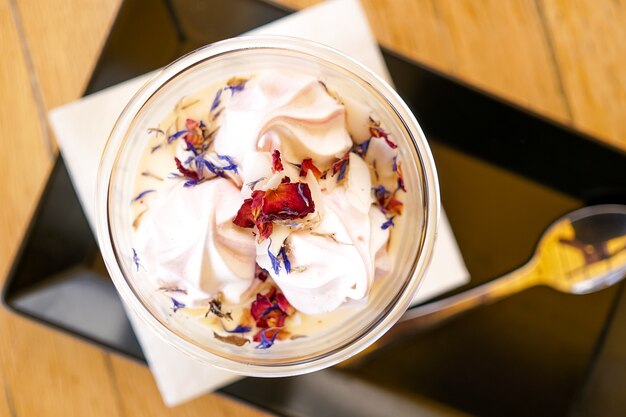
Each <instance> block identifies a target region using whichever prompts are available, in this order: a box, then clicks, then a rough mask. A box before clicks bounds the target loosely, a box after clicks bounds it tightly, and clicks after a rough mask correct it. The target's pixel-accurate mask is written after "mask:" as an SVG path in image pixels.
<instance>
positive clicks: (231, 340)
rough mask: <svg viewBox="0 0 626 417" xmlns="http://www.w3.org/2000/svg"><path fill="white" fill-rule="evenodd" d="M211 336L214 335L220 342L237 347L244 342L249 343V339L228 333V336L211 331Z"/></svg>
mask: <svg viewBox="0 0 626 417" xmlns="http://www.w3.org/2000/svg"><path fill="white" fill-rule="evenodd" d="M213 337H215V338H216V339H217V340H219V341H220V342H224V343H228V344H230V345H235V346H239V347H241V346H243V345H245V344H246V343H250V340H248V339H246V338H245V337H241V336H235V335H233V334H231V335H228V336H222V335H220V334H217V333H215V332H213Z"/></svg>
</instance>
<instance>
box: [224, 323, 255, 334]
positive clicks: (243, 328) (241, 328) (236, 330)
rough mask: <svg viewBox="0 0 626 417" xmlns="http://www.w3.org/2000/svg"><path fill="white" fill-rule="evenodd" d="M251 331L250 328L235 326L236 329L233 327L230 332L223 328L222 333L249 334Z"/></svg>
mask: <svg viewBox="0 0 626 417" xmlns="http://www.w3.org/2000/svg"><path fill="white" fill-rule="evenodd" d="M223 327H224V326H222V328H223ZM251 330H252V327H250V326H242V325H241V324H239V325H237V327H235V328H234V329H232V330H228V329H226V328H224V331H225V332H226V333H249V332H250V331H251Z"/></svg>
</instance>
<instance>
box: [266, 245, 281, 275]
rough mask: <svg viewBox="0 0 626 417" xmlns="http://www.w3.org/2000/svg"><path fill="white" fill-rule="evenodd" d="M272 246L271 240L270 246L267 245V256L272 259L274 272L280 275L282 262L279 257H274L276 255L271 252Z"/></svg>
mask: <svg viewBox="0 0 626 417" xmlns="http://www.w3.org/2000/svg"><path fill="white" fill-rule="evenodd" d="M271 246H272V240H271V239H270V244H269V245H267V254H268V255H269V257H270V261H272V269H273V270H274V273H275V274H276V275H278V272H279V271H280V261H279V260H278V258H277V257H275V256H274V254H273V253H272V251H271V250H270V247H271Z"/></svg>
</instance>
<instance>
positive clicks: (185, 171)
mask: <svg viewBox="0 0 626 417" xmlns="http://www.w3.org/2000/svg"><path fill="white" fill-rule="evenodd" d="M174 162H176V169H178V172H180V173H181V174H182V175H183V176H184V177H186V178H189V179H190V180H194V181H197V180H199V179H200V177H199V176H198V173H197V172H196V171H192V170H191V169H187V168H185V167H184V166H183V164H182V162H180V159H178V158H177V157H174Z"/></svg>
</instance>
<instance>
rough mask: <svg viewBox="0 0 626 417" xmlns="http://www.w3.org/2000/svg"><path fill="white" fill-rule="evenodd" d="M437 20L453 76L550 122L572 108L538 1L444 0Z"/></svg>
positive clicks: (565, 118)
mask: <svg viewBox="0 0 626 417" xmlns="http://www.w3.org/2000/svg"><path fill="white" fill-rule="evenodd" d="M434 4H435V5H436V7H435V10H436V14H435V15H434V16H433V17H430V16H429V17H428V18H434V19H436V20H437V21H438V22H439V24H440V25H441V27H442V33H441V35H440V36H441V37H444V38H446V39H448V45H447V49H448V50H449V52H448V54H450V55H451V66H450V68H449V70H450V72H451V73H452V74H454V75H456V76H458V77H460V78H462V79H464V80H466V81H468V82H469V83H471V84H474V85H476V86H478V87H481V88H484V89H485V90H487V91H489V92H491V93H494V94H496V95H499V96H501V97H504V98H506V99H508V100H511V101H513V102H515V103H517V104H519V105H521V106H523V107H527V108H529V109H532V110H534V111H537V112H540V113H542V114H544V115H547V116H549V117H552V118H555V119H558V120H561V121H568V120H569V119H570V116H569V114H568V104H567V102H566V100H565V97H564V96H563V95H562V92H561V88H560V80H559V74H558V72H557V69H556V67H555V65H554V60H553V59H552V56H551V50H550V47H549V44H548V42H547V40H546V38H545V36H544V31H543V27H542V21H541V16H540V14H539V11H538V9H537V7H536V3H535V1H534V0H518V1H500V0H484V1H480V2H476V1H472V0H440V1H436V2H435V3H434Z"/></svg>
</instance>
